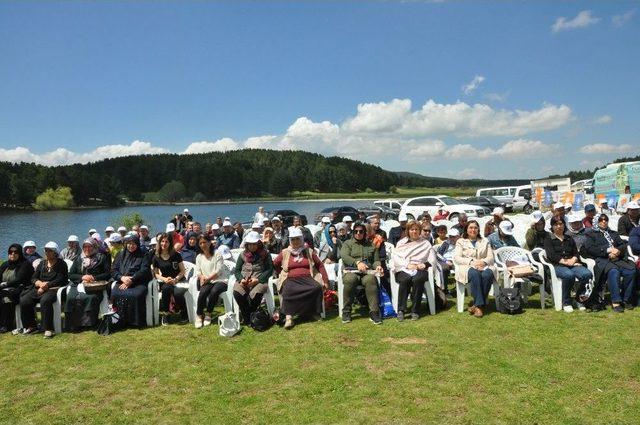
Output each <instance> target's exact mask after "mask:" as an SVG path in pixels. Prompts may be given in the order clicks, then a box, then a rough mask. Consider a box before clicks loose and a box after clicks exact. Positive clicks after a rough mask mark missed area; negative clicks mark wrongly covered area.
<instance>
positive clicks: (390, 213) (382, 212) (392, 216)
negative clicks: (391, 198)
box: [358, 205, 398, 220]
mask: <svg viewBox="0 0 640 425" xmlns="http://www.w3.org/2000/svg"><path fill="white" fill-rule="evenodd" d="M358 211H359V212H361V213H364V214H365V216H366V217H369V216H371V215H374V214H378V215H379V216H380V218H381V219H383V220H397V219H398V211H394V210H392V209H391V208H389V207H387V206H385V205H367V206H364V207H361V208H358Z"/></svg>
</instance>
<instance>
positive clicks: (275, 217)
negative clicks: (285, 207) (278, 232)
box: [271, 215, 282, 221]
mask: <svg viewBox="0 0 640 425" xmlns="http://www.w3.org/2000/svg"><path fill="white" fill-rule="evenodd" d="M271 221H282V220H280V217H278V216H277V215H274V216H273V218H272V219H271Z"/></svg>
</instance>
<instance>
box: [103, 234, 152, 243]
mask: <svg viewBox="0 0 640 425" xmlns="http://www.w3.org/2000/svg"><path fill="white" fill-rule="evenodd" d="M153 239H155V238H153ZM109 242H111V243H121V242H122V236H120V234H118V233H114V234H113V235H111V236H109Z"/></svg>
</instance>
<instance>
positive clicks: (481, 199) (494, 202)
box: [465, 196, 513, 212]
mask: <svg viewBox="0 0 640 425" xmlns="http://www.w3.org/2000/svg"><path fill="white" fill-rule="evenodd" d="M465 201H466V202H468V203H469V204H473V205H480V206H481V207H486V208H489V209H490V210H493V209H494V208H495V207H501V208H502V209H503V210H504V211H505V212H512V211H513V204H512V203H510V202H503V201H500V200H499V199H497V198H494V197H493V196H470V197H468V198H466V199H465Z"/></svg>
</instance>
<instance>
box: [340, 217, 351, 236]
mask: <svg viewBox="0 0 640 425" xmlns="http://www.w3.org/2000/svg"><path fill="white" fill-rule="evenodd" d="M342 222H343V223H344V224H346V225H347V233H348V234H349V236H351V226H352V225H353V219H352V218H351V216H350V215H345V216H344V217H342Z"/></svg>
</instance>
